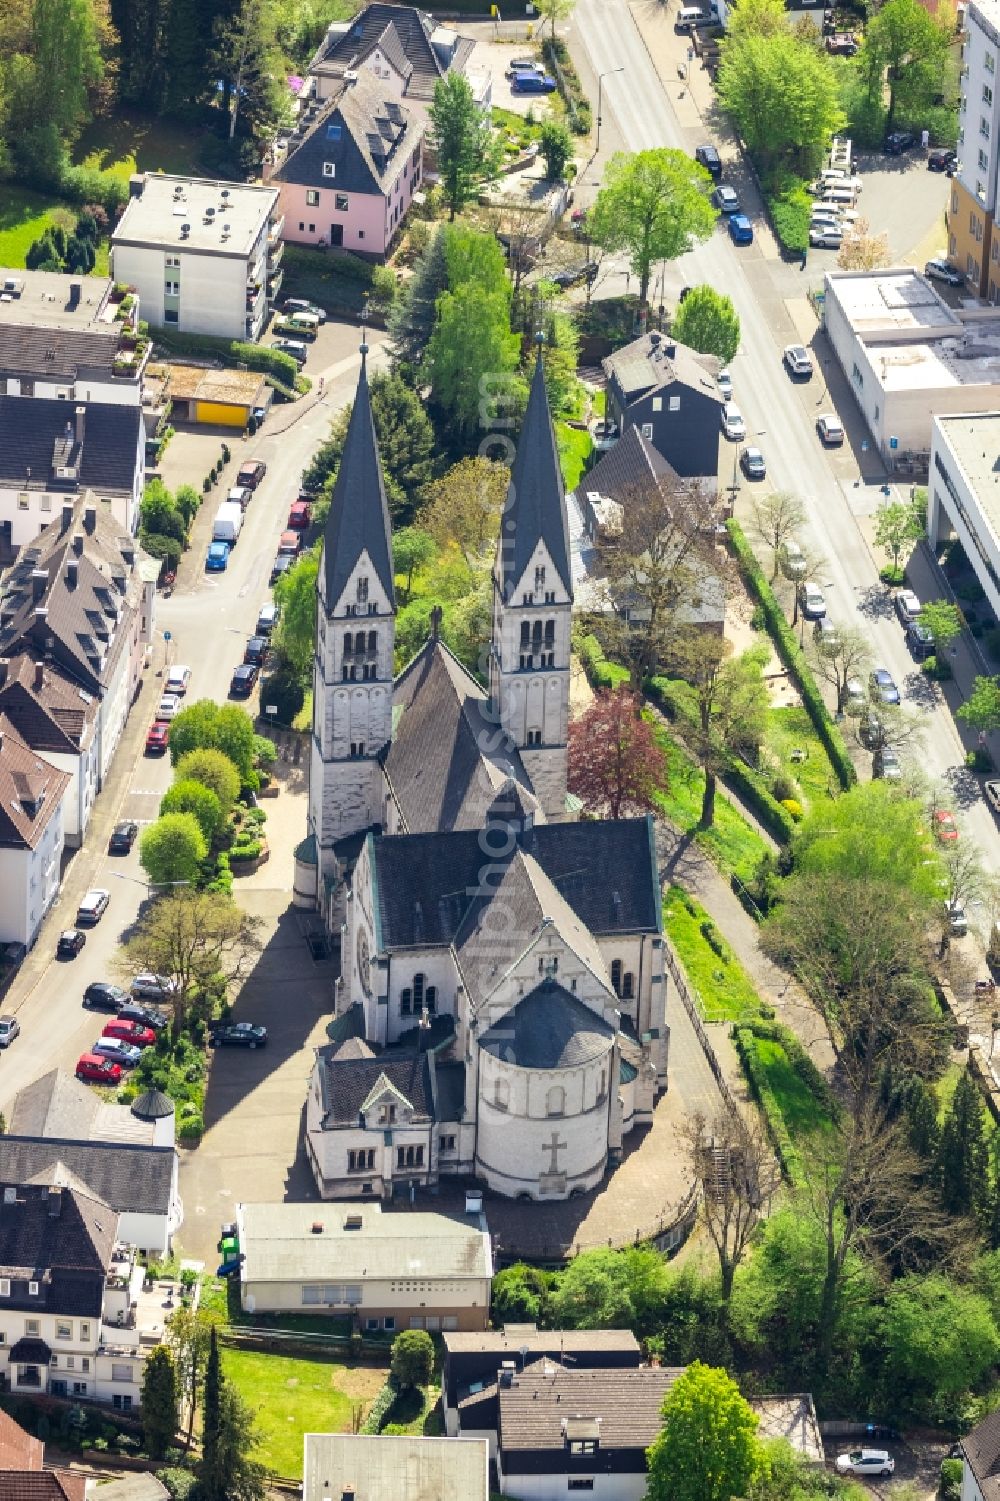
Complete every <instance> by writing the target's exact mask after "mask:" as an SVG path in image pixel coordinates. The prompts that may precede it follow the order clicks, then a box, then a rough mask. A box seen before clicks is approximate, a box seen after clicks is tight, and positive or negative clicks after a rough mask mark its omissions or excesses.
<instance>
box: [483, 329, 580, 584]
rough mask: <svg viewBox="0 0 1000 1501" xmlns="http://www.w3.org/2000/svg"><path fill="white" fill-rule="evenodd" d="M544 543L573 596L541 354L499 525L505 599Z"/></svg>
mask: <svg viewBox="0 0 1000 1501" xmlns="http://www.w3.org/2000/svg"><path fill="white" fill-rule="evenodd" d="M539 541H541V542H544V543H545V546H546V547H547V549H548V553H549V557H550V558H551V559H552V563H553V566H554V567H555V569H556V572H557V573H558V574H559V577H560V578H561V580H562V582H563V587H564V588H565V589H566V590H567V591H568V593H569V596H570V598H571V599H572V597H573V573H572V569H571V567H570V547H569V520H568V517H567V514H566V495H565V490H564V487H563V477H562V468H561V466H560V463H559V450H558V447H557V446H556V435H555V431H554V429H553V426H552V417H551V414H550V412H549V399H548V396H547V395H546V392H545V372H544V369H543V366H542V360H541V354H539V357H538V360H537V362H536V364H535V373H534V375H533V376H532V380H531V394H530V395H529V397H528V406H527V409H526V411H525V414H524V422H523V423H522V425H521V435H520V437H519V439H518V443H517V452H516V454H515V455H514V463H513V465H512V466H511V471H510V485H509V487H508V490H507V503H506V505H505V506H504V512H503V519H502V521H501V524H500V542H499V555H498V559H497V568H498V573H499V578H500V586H501V590H502V592H503V597H504V600H505V601H506V602H508V603H509V602H510V599H511V595H512V594H513V591H514V589H515V588H516V586H517V584H518V583H519V582H520V580H521V579H522V578H523V577H524V570H525V569H526V568H527V567H528V564H529V563H530V562H531V558H532V555H533V553H534V551H535V547H536V546H537V544H538V542H539Z"/></svg>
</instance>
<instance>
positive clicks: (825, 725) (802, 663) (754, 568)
mask: <svg viewBox="0 0 1000 1501" xmlns="http://www.w3.org/2000/svg"><path fill="white" fill-rule="evenodd" d="M726 528H727V530H728V532H729V541H730V544H731V546H732V549H733V552H734V553H735V555H736V561H737V563H738V564H739V566H740V572H741V573H742V574H743V578H744V582H745V583H746V585H747V588H748V589H749V590H750V593H751V594H752V595H753V596H754V598H755V599H756V600H757V601H758V602H759V603H760V604H761V605H762V606H763V609H764V613H765V615H766V617H767V626H768V631H769V633H770V636H771V639H772V640H773V642H774V645H775V648H776V650H777V653H778V656H779V657H780V658H781V660H782V661H783V662H784V664H785V666H786V667H787V668H788V671H789V673H790V675H791V677H792V679H793V680H794V682H795V684H796V686H797V687H798V690H799V693H800V694H801V697H802V704H803V707H804V708H805V710H806V713H807V714H808V715H809V718H810V719H811V720H812V723H813V728H814V729H815V731H816V733H817V735H818V736H819V738H820V739H821V740H822V742H823V745H824V747H825V748H826V753H827V755H828V756H829V757H830V762H831V764H832V766H833V769H834V771H835V772H836V774H837V779H838V781H839V782H840V785H841V787H843V788H844V789H845V790H846V789H847V788H848V787H852V786H853V785H854V782H855V781H856V780H857V773H856V772H855V770H854V763H853V762H852V760H851V758H850V756H849V755H848V752H847V746H846V744H845V743H844V737H843V735H842V734H841V733H840V730H839V729H838V727H837V726H836V725H835V724H834V722H833V720H832V719H831V718H830V711H829V710H828V709H827V707H826V704H825V703H824V701H823V695H822V694H821V693H820V691H819V689H818V688H817V686H816V679H815V678H814V677H813V675H812V671H811V670H810V668H809V664H808V663H807V662H806V659H805V656H804V655H803V652H802V648H801V646H800V645H799V643H798V641H797V640H796V639H795V632H794V631H793V630H792V628H791V626H790V625H789V624H788V621H787V620H786V619H785V612H784V610H783V609H782V608H781V605H780V604H779V603H778V599H777V596H776V595H775V593H774V590H773V589H772V588H771V585H770V584H769V583H768V581H767V579H766V578H765V577H764V572H763V570H762V568H761V566H760V564H759V563H758V562H757V559H756V558H755V557H754V554H753V549H752V548H751V546H750V544H749V542H748V541H747V539H746V536H745V535H744V532H743V528H742V527H741V526H740V524H739V522H738V521H736V520H731V521H727V522H726Z"/></svg>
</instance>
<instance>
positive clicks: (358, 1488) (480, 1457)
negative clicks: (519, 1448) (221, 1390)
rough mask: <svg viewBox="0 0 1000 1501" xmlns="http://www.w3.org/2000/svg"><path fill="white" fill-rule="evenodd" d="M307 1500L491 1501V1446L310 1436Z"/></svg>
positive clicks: (465, 1440) (365, 1436)
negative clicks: (488, 1499)
mask: <svg viewBox="0 0 1000 1501" xmlns="http://www.w3.org/2000/svg"><path fill="white" fill-rule="evenodd" d="M302 1469H303V1475H304V1479H303V1482H302V1497H303V1501H334V1498H336V1501H341V1498H344V1501H347V1498H348V1497H351V1498H352V1501H487V1497H488V1495H489V1460H488V1456H487V1450H486V1441H485V1440H484V1439H476V1438H423V1437H416V1436H412V1435H408V1434H407V1435H404V1434H372V1435H368V1434H356V1433H307V1434H306V1436H305V1457H304V1460H303V1466H302Z"/></svg>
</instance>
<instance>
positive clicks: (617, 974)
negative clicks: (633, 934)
mask: <svg viewBox="0 0 1000 1501" xmlns="http://www.w3.org/2000/svg"><path fill="white" fill-rule="evenodd" d="M611 988H612V990H613V991H614V993H615V995H621V993H622V961H621V960H620V959H612V961H611Z"/></svg>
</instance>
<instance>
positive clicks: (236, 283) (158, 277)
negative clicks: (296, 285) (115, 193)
mask: <svg viewBox="0 0 1000 1501" xmlns="http://www.w3.org/2000/svg"><path fill="white" fill-rule="evenodd" d="M129 190H130V194H131V196H130V198H129V201H128V203H127V204H126V205H125V212H124V213H123V214H122V216H121V218H120V219H119V221H118V224H117V226H116V228H115V230H114V232H113V233H112V236H111V274H112V275H113V276H114V278H115V280H116V281H120V282H125V283H126V284H127V285H128V286H131V287H134V288H135V289H136V291H137V293H138V295H139V302H140V306H141V307H142V312H143V317H144V318H145V319H146V320H147V322H149V323H151V324H152V325H153V326H154V327H155V328H165V329H168V330H169V329H171V328H174V329H177V330H178V332H180V333H192V334H214V335H216V336H217V337H219V338H223V339H238V340H244V339H245V340H249V341H251V342H253V341H255V340H256V339H258V338H259V337H260V334H261V331H262V329H263V327H264V323H265V321H266V318H267V313H268V308H269V306H270V302H271V300H272V299H273V298H274V297H275V296H276V295H277V291H278V287H279V286H280V283H281V272H280V269H279V268H280V263H281V254H282V243H281V222H280V218H278V217H277V201H278V194H277V191H276V190H275V189H274V188H269V187H261V186H259V185H258V186H255V185H251V184H247V183H221V182H210V181H208V180H207V179H204V178H198V177H175V176H172V175H171V174H169V173H164V172H147V173H141V174H137V175H136V176H134V177H132V178H131V179H130V181H129Z"/></svg>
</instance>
